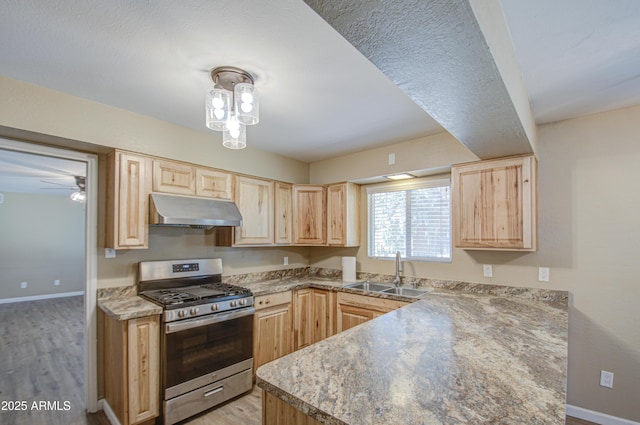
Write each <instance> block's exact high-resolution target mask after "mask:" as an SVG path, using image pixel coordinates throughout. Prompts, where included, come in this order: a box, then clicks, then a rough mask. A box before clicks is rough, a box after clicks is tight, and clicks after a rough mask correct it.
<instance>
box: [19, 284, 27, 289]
mask: <svg viewBox="0 0 640 425" xmlns="http://www.w3.org/2000/svg"><path fill="white" fill-rule="evenodd" d="M27 285H29V284H28V283H27V282H20V287H21V288H22V289H26V288H27Z"/></svg>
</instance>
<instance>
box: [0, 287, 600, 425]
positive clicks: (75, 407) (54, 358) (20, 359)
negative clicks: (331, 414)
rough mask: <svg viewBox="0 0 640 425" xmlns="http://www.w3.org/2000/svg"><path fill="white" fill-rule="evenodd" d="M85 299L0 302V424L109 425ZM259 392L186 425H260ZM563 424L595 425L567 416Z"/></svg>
mask: <svg viewBox="0 0 640 425" xmlns="http://www.w3.org/2000/svg"><path fill="white" fill-rule="evenodd" d="M83 350H84V297H82V296H79V297H69V298H56V299H51V300H41V301H31V302H23V303H13V304H0V401H10V400H11V401H16V400H17V401H22V400H24V401H27V403H28V405H29V409H28V410H27V411H26V412H25V411H21V412H16V411H0V424H2V425H40V424H42V425H54V424H60V425H109V421H108V419H107V417H106V416H105V414H104V412H102V411H100V412H98V413H95V414H86V412H85V407H84V356H83ZM261 396H262V393H261V390H260V389H259V388H258V387H257V386H256V387H254V389H253V391H251V392H249V393H247V394H245V395H244V396H241V397H238V398H236V399H234V400H231V401H229V402H227V403H225V404H223V405H220V406H218V407H217V408H215V409H213V410H211V411H209V412H206V413H203V414H200V415H198V416H195V417H193V418H191V419H189V420H187V421H185V422H184V424H185V425H187V424H188V425H238V424H241V425H261V423H262V402H261ZM34 401H36V402H38V401H51V402H55V401H59V402H60V405H61V406H62V407H64V406H63V403H64V401H69V402H70V404H71V409H70V410H69V411H64V410H63V411H37V410H31V404H32V403H33V402H34ZM567 425H596V424H593V423H592V422H587V421H583V420H580V419H575V418H571V417H567Z"/></svg>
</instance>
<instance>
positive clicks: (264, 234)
mask: <svg viewBox="0 0 640 425" xmlns="http://www.w3.org/2000/svg"><path fill="white" fill-rule="evenodd" d="M235 202H236V204H237V205H238V209H239V210H240V214H242V226H240V227H236V228H235V241H234V244H235V245H267V244H273V182H271V181H267V180H260V179H254V178H250V177H243V176H236V177H235Z"/></svg>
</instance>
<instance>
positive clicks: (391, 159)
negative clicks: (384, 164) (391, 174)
mask: <svg viewBox="0 0 640 425" xmlns="http://www.w3.org/2000/svg"><path fill="white" fill-rule="evenodd" d="M395 163H396V154H395V153H390V154H389V165H394V164H395Z"/></svg>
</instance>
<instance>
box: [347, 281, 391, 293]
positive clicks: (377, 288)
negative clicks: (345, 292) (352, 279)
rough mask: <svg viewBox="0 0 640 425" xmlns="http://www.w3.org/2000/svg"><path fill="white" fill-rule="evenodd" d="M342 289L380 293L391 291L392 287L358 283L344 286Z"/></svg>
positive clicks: (374, 283)
mask: <svg viewBox="0 0 640 425" xmlns="http://www.w3.org/2000/svg"><path fill="white" fill-rule="evenodd" d="M343 288H349V289H360V290H362V291H373V292H382V291H384V290H385V289H393V285H387V284H384V283H377V282H358V283H350V284H348V285H344V286H343Z"/></svg>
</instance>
